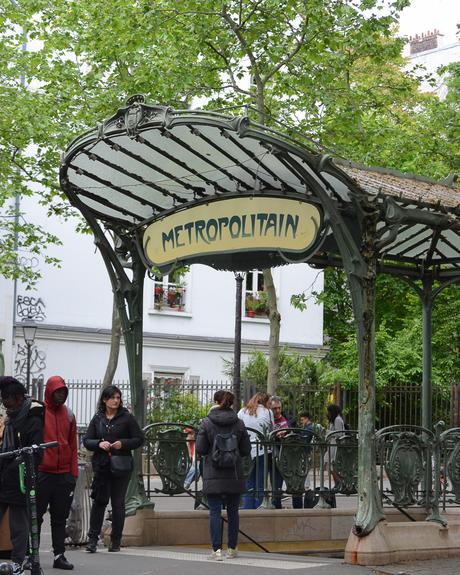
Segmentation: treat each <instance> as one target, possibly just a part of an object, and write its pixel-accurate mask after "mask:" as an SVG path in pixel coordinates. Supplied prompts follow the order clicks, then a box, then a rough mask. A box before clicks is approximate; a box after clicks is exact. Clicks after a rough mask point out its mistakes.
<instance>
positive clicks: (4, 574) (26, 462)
mask: <svg viewBox="0 0 460 575" xmlns="http://www.w3.org/2000/svg"><path fill="white" fill-rule="evenodd" d="M57 446H58V442H57V441H49V442H48V443H41V444H40V445H30V446H27V447H21V448H20V449H15V450H13V451H6V452H5V453H0V459H8V458H16V459H18V460H20V464H19V484H20V488H21V491H22V492H23V493H25V494H26V497H27V504H28V508H29V521H30V527H29V532H30V550H31V553H30V563H31V566H32V567H31V570H30V573H31V575H42V573H43V570H42V568H41V566H40V553H39V546H40V541H39V536H38V516H37V493H36V489H37V475H36V473H35V464H34V453H36V452H38V451H41V450H43V449H49V448H50V447H57ZM11 573H13V566H12V564H11V563H1V564H0V575H10V574H11Z"/></svg>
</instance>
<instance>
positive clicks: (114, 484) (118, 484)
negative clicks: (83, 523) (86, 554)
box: [88, 471, 131, 543]
mask: <svg viewBox="0 0 460 575" xmlns="http://www.w3.org/2000/svg"><path fill="white" fill-rule="evenodd" d="M130 477H131V474H130V473H129V474H128V475H125V476H123V477H115V476H114V475H112V473H111V472H110V471H107V472H96V473H95V475H94V479H93V485H92V490H91V497H92V498H93V505H92V507H91V515H90V518H89V531H88V538H89V539H98V538H99V535H100V533H101V529H102V523H103V521H104V512H105V508H106V507H107V504H108V502H109V500H110V501H111V503H112V536H111V538H112V541H116V542H117V543H119V542H120V541H121V536H122V534H123V527H124V525H125V497H126V491H127V489H128V484H129V479H130Z"/></svg>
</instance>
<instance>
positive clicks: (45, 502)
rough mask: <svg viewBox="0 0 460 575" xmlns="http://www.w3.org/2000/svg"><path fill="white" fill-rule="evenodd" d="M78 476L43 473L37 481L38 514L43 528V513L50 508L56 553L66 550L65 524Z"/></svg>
mask: <svg viewBox="0 0 460 575" xmlns="http://www.w3.org/2000/svg"><path fill="white" fill-rule="evenodd" d="M75 484H76V478H75V477H74V476H73V475H71V474H70V473H42V472H40V473H39V474H38V481H37V515H38V525H39V528H41V525H42V522H43V515H45V513H46V510H47V509H48V506H49V510H50V517H51V539H52V541H53V551H54V555H60V554H61V553H64V551H65V543H64V542H65V536H66V534H65V526H66V522H67V518H68V516H69V512H70V506H71V504H72V499H73V492H74V489H75Z"/></svg>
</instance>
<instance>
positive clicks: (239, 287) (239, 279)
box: [233, 272, 246, 411]
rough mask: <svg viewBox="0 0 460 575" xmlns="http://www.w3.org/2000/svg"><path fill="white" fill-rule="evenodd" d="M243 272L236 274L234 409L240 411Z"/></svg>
mask: <svg viewBox="0 0 460 575" xmlns="http://www.w3.org/2000/svg"><path fill="white" fill-rule="evenodd" d="M245 275H246V274H245V273H243V272H235V281H236V293H235V347H234V354H233V356H234V357H233V393H234V395H235V404H234V407H235V409H236V410H237V411H238V410H239V409H240V407H241V300H242V295H243V280H244V277H245Z"/></svg>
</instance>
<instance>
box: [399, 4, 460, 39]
mask: <svg viewBox="0 0 460 575" xmlns="http://www.w3.org/2000/svg"><path fill="white" fill-rule="evenodd" d="M457 23H460V0H412V2H411V5H410V6H409V7H408V8H405V9H404V10H403V11H402V13H401V25H400V32H401V34H403V35H405V36H415V34H417V33H418V34H420V33H421V32H427V31H428V30H433V29H434V28H437V29H438V30H439V32H441V34H444V36H445V41H446V43H451V42H455V41H456V40H457V38H456V30H457Z"/></svg>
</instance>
